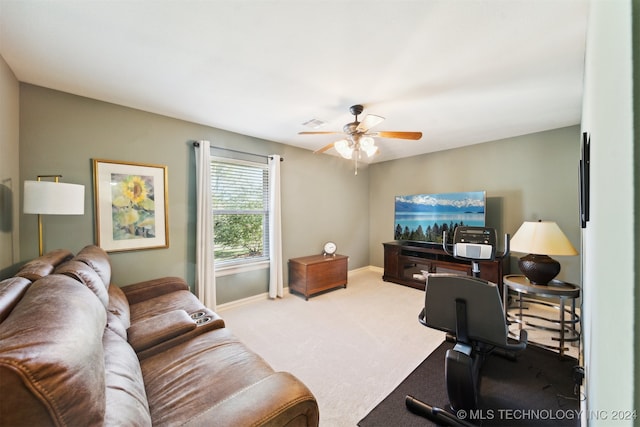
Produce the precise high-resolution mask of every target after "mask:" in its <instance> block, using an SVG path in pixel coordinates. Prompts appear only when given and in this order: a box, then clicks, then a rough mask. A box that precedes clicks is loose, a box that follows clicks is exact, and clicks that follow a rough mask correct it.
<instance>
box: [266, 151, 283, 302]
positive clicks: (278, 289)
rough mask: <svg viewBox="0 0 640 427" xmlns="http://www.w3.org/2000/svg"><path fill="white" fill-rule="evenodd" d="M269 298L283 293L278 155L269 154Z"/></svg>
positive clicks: (280, 295)
mask: <svg viewBox="0 0 640 427" xmlns="http://www.w3.org/2000/svg"><path fill="white" fill-rule="evenodd" d="M269 259H270V265H269V298H276V297H280V298H282V297H283V295H284V290H283V289H284V284H283V272H282V225H281V214H280V156H278V155H275V154H273V155H270V156H269Z"/></svg>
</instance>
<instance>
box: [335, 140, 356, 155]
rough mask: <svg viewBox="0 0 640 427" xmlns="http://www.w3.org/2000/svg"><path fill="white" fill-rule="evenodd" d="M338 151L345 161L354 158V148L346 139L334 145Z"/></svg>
mask: <svg viewBox="0 0 640 427" xmlns="http://www.w3.org/2000/svg"><path fill="white" fill-rule="evenodd" d="M333 146H334V148H335V149H336V151H337V152H338V153H339V154H340V155H341V156H342V157H344V158H345V159H351V158H352V157H353V146H352V145H351V144H349V141H347V140H346V139H341V140H339V141H336V142H335V143H334V144H333Z"/></svg>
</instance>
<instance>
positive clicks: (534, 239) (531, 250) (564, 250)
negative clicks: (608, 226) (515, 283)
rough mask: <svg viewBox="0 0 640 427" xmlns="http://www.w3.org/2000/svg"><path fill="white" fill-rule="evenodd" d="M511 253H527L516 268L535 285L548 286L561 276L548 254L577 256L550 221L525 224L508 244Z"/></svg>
mask: <svg viewBox="0 0 640 427" xmlns="http://www.w3.org/2000/svg"><path fill="white" fill-rule="evenodd" d="M510 247H511V250H512V251H513V252H522V253H528V255H526V256H524V257H522V258H520V260H519V261H518V267H520V271H522V274H524V275H525V277H526V278H527V279H529V281H530V282H531V283H533V284H534V285H547V284H548V283H549V282H550V281H551V280H553V278H554V277H556V276H557V275H558V273H560V263H559V262H558V261H556V260H554V259H553V258H550V257H549V255H578V252H577V251H576V249H575V248H574V247H573V245H572V244H571V242H569V239H567V236H565V235H564V233H563V232H562V230H560V227H558V224H556V223H555V222H553V221H538V222H528V221H526V222H524V223H523V224H522V225H521V226H520V228H519V229H518V231H516V233H515V234H514V235H513V237H512V238H511V242H510Z"/></svg>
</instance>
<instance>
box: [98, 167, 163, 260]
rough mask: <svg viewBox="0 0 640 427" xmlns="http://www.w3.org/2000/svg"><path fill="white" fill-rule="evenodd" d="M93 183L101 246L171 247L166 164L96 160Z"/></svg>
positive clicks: (127, 248) (116, 248)
mask: <svg viewBox="0 0 640 427" xmlns="http://www.w3.org/2000/svg"><path fill="white" fill-rule="evenodd" d="M93 183H94V194H95V212H96V240H97V245H98V246H100V247H101V248H102V249H104V250H105V251H107V252H117V251H132V250H139V249H155V248H167V247H169V230H168V211H167V207H168V202H167V167H166V166H160V165H150V164H143V163H129V162H119V161H112V160H102V159H94V160H93Z"/></svg>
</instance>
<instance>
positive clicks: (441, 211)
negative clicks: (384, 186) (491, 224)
mask: <svg viewBox="0 0 640 427" xmlns="http://www.w3.org/2000/svg"><path fill="white" fill-rule="evenodd" d="M485 207H486V192H485V191H468V192H460V193H440V194H413V195H410V196H396V200H395V231H394V239H395V240H406V241H414V242H428V243H439V244H442V232H443V231H446V232H447V236H448V239H447V240H450V239H452V238H453V232H454V230H455V229H456V227H458V226H460V225H464V226H475V227H483V226H484V225H485Z"/></svg>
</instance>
